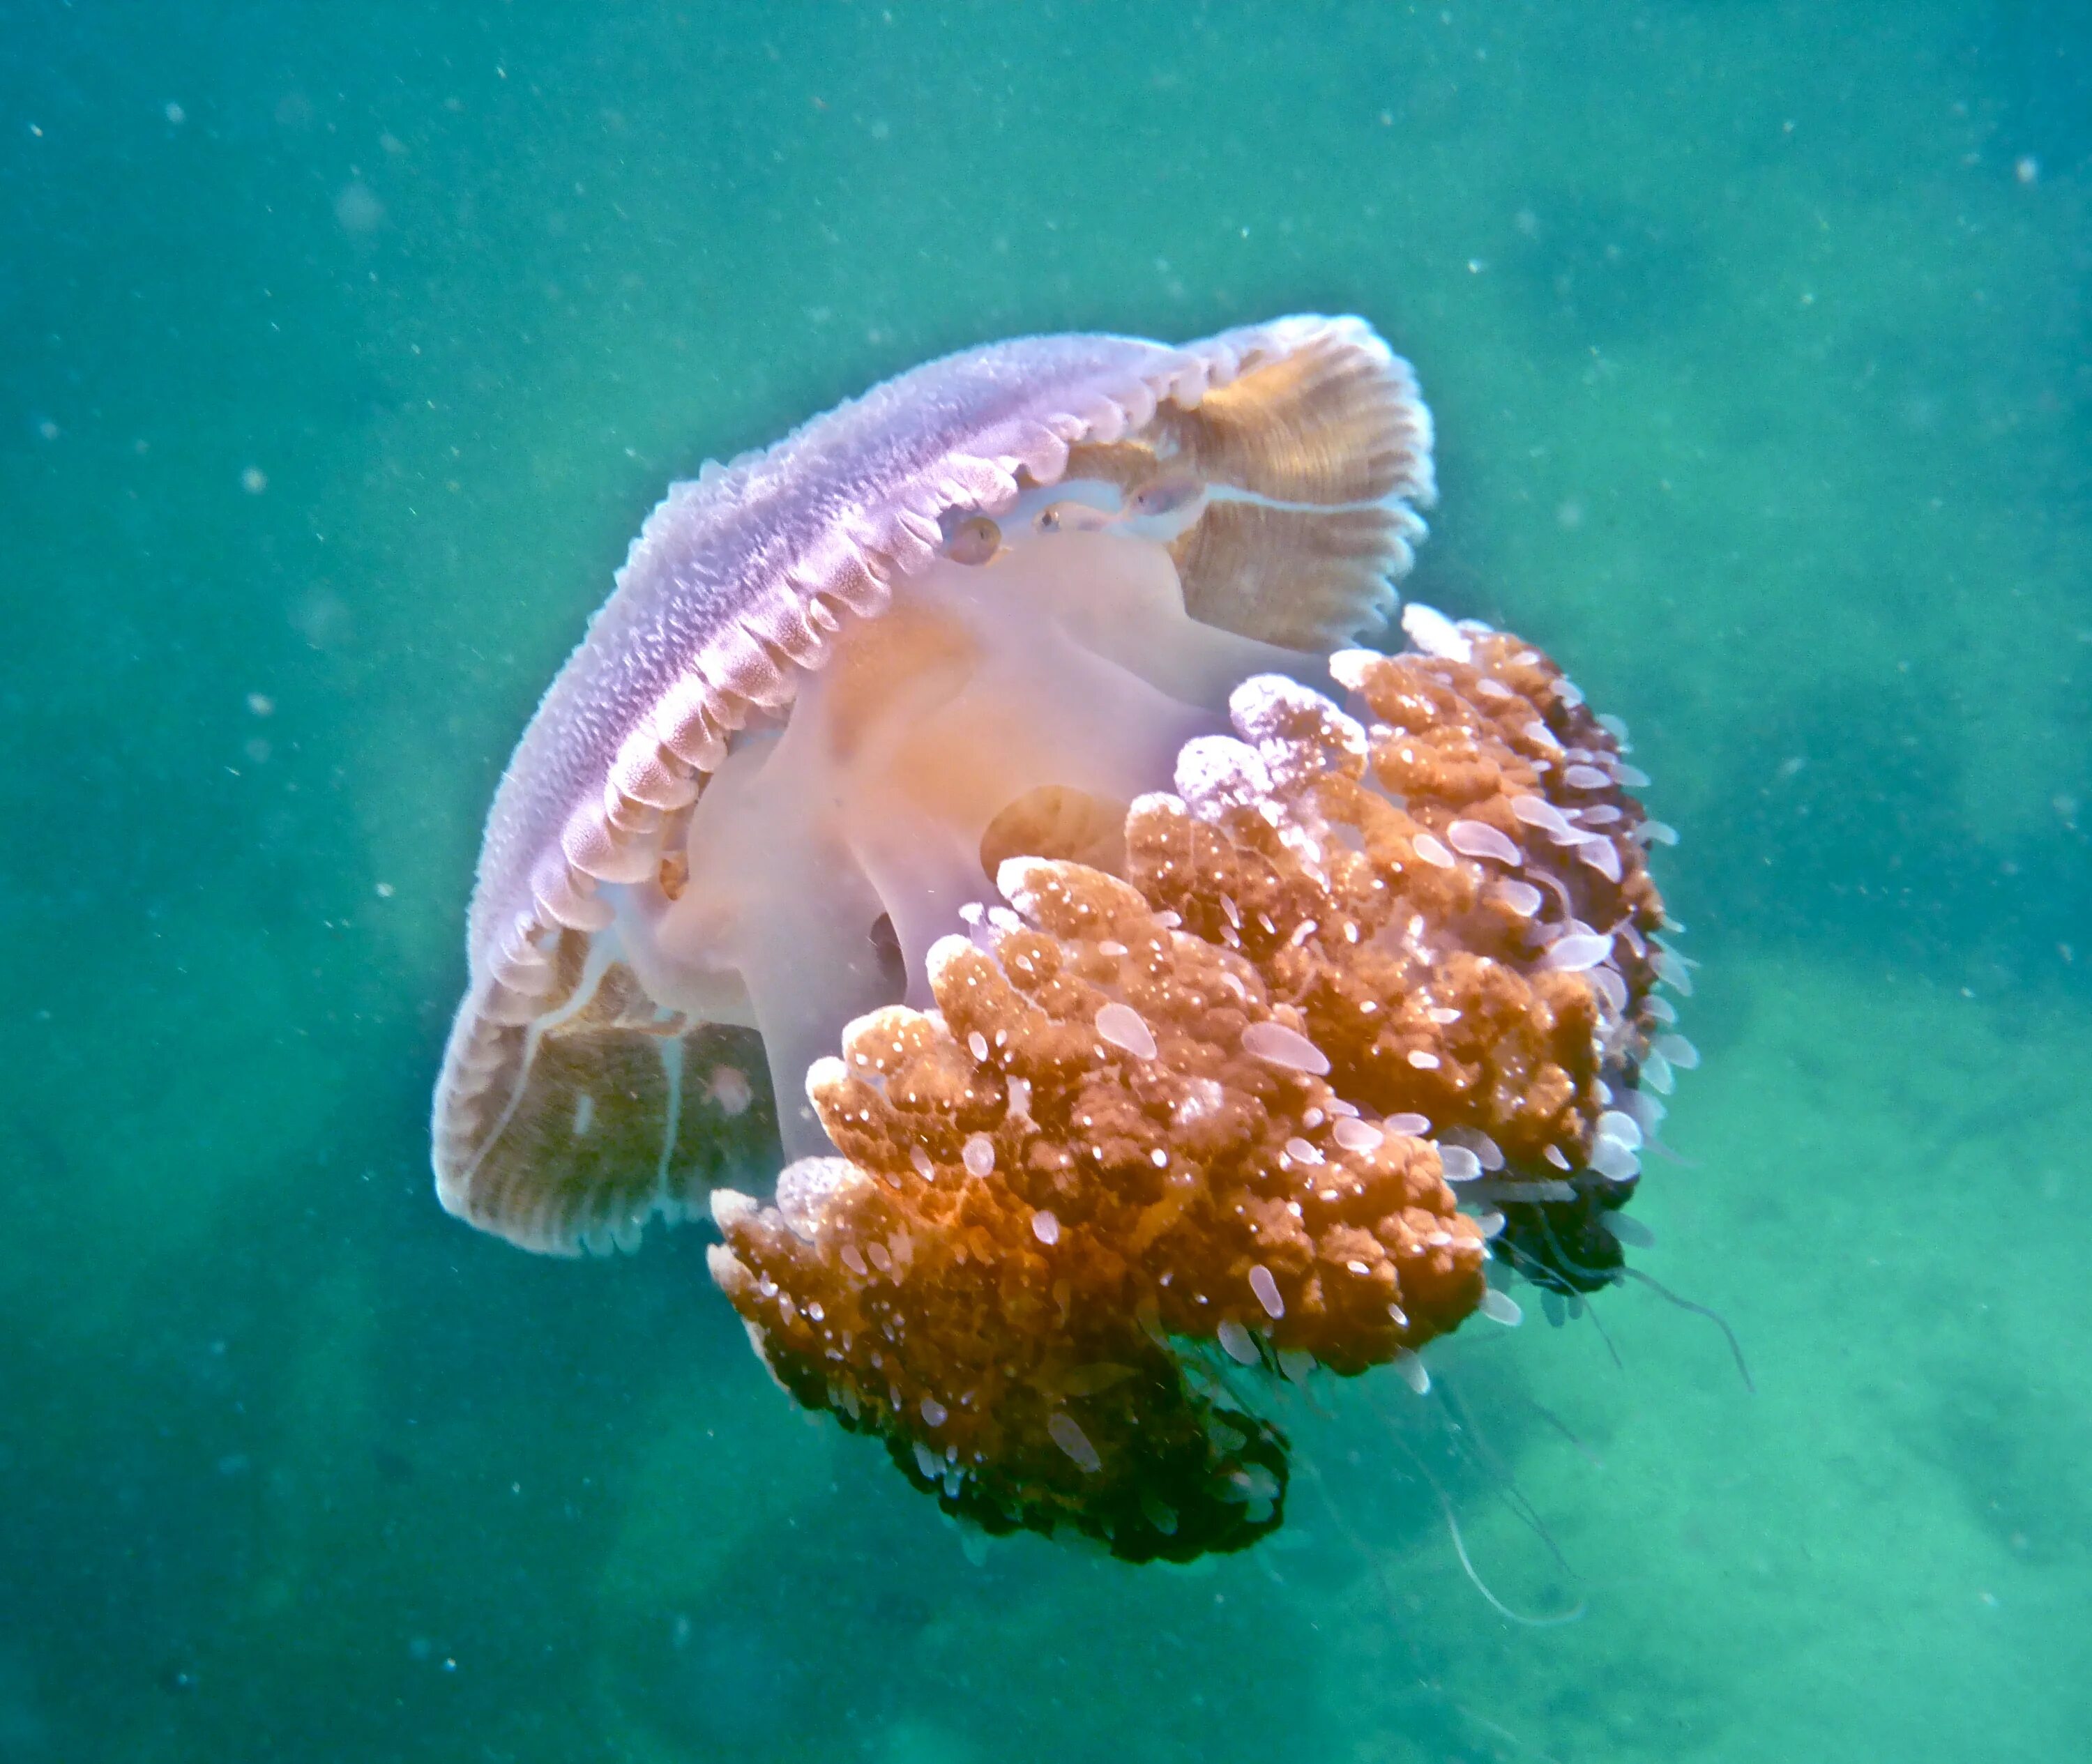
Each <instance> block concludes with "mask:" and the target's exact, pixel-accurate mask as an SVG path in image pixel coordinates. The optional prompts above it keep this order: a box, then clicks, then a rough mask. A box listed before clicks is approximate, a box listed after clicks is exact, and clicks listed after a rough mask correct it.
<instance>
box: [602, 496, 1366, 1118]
mask: <svg viewBox="0 0 2092 1764" xmlns="http://www.w3.org/2000/svg"><path fill="white" fill-rule="evenodd" d="M1157 504H1162V505H1164V506H1163V507H1162V509H1161V512H1160V513H1156V512H1152V511H1153V510H1154V508H1156V505H1157ZM1169 504H1175V505H1176V506H1174V507H1171V506H1169ZM1196 508H1197V498H1196V497H1195V496H1193V497H1191V498H1186V496H1185V495H1184V494H1183V492H1182V491H1181V490H1179V489H1178V488H1177V487H1176V486H1168V493H1167V494H1165V495H1160V496H1154V495H1151V496H1149V497H1148V498H1147V499H1145V500H1143V499H1141V498H1140V497H1139V493H1138V492H1136V493H1135V495H1130V496H1128V497H1126V498H1125V499H1123V501H1122V497H1121V492H1120V491H1119V490H1118V489H1117V487H1116V486H1112V485H1109V484H1104V483H1100V482H1081V481H1078V482H1072V483H1065V482H1064V483H1062V484H1059V485H1056V486H1053V487H1052V490H1051V491H1037V492H1033V493H1031V495H1029V496H1027V497H1026V498H1024V499H1021V500H1020V501H1019V503H1018V505H1017V506H1016V507H1015V508H1013V509H1011V510H1009V511H1008V512H1006V514H1005V517H1004V518H1003V519H1002V520H1001V521H1000V522H998V523H997V524H996V530H995V538H994V540H993V541H992V543H993V544H994V547H995V548H994V549H993V550H992V555H986V556H983V553H984V552H987V551H988V549H989V547H988V544H986V543H983V532H982V527H983V524H984V523H983V519H982V517H962V519H961V520H959V521H955V522H953V523H951V525H952V526H953V534H954V536H953V541H952V542H951V543H948V544H947V547H946V548H945V552H944V555H943V556H940V557H939V558H937V559H936V560H935V561H933V562H932V563H931V564H930V565H929V567H928V568H927V569H925V570H923V572H922V573H919V574H918V575H916V576H914V577H910V578H909V579H907V580H906V581H905V582H903V583H902V584H901V586H900V588H899V589H898V590H897V592H896V593H895V594H894V597H893V604H892V605H891V607H889V608H888V610H887V611H886V612H884V614H882V615H881V616H880V617H878V618H876V619H873V620H860V621H852V622H851V623H850V624H849V625H847V626H846V627H845V629H844V630H843V631H842V632H841V633H840V634H839V636H838V637H837V638H836V643H835V649H834V653H833V654H832V656H831V657H830V658H829V659H828V663H827V665H826V666H825V667H824V668H822V669H821V670H820V671H819V672H815V673H811V674H809V675H808V676H807V677H806V679H805V681H803V683H802V685H801V687H800V689H799V691H798V694H797V697H796V698H795V699H794V701H793V704H792V706H791V707H790V710H789V715H788V716H785V717H784V718H783V719H782V720H780V721H778V722H773V723H772V724H769V725H768V726H763V727H751V728H750V729H745V730H743V731H741V733H739V734H738V736H737V738H736V740H735V741H734V743H733V747H732V749H731V750H730V751H729V753H728V757H727V759H726V761H725V763H724V765H722V766H721V767H720V770H719V771H718V772H717V773H716V774H715V775H714V776H713V777H712V778H711V780H710V782H709V784H708V785H707V788H706V790H705V792H704V794H703V796H702V798H700V799H699V801H698V803H697V804H696V805H695V806H694V809H693V810H692V811H691V812H690V815H689V825H688V828H687V830H686V831H685V833H684V835H683V837H682V838H681V841H680V842H679V844H678V846H677V848H676V850H674V851H673V852H672V854H671V859H670V862H669V864H668V867H667V871H666V873H665V874H663V875H662V876H656V877H655V878H653V879H651V880H648V881H646V882H642V883H636V884H616V885H612V886H609V887H606V888H604V890H603V893H604V897H605V898H606V899H607V901H609V902H610V903H611V905H612V907H613V909H614V910H615V912H616V923H615V924H614V926H613V927H612V931H611V934H610V936H611V939H612V940H614V942H615V945H616V948H617V949H618V950H619V951H620V954H621V957H622V959H623V960H624V962H625V963H626V964H628V965H629V967H630V969H631V970H632V971H633V975H634V976H635V977H636V979H637V980H638V984H639V985H640V987H641V988H642V989H643V990H644V992H646V995H647V996H648V997H650V998H651V999H652V1000H653V1001H654V1002H655V1005H657V1006H659V1008H660V1009H662V1010H664V1011H668V1012H672V1013H675V1014H678V1015H680V1016H682V1017H685V1018H694V1019H699V1020H707V1021H711V1022H714V1023H741V1024H745V1025H747V1026H749V1027H754V1028H755V1029H757V1030H759V1031H760V1032H761V1034H762V1036H763V1047H764V1052H765V1055H766V1057H767V1062H768V1065H769V1068H770V1072H771V1076H772V1087H773V1089H774V1092H775V1093H776V1096H777V1098H778V1099H779V1110H778V1113H779V1131H780V1135H781V1137H782V1139H783V1141H784V1148H785V1155H786V1157H788V1158H791V1157H802V1156H807V1155H810V1154H813V1153H815V1152H823V1151H827V1150H828V1149H830V1148H829V1146H828V1140H827V1138H826V1136H825V1135H824V1134H823V1132H822V1130H821V1127H820V1126H819V1122H818V1121H817V1120H816V1119H815V1116H814V1113H813V1111H812V1109H810V1107H809V1106H807V1105H806V1103H805V1101H804V1099H803V1095H802V1090H803V1074H805V1073H806V1070H807V1068H808V1067H809V1066H811V1065H812V1064H813V1062H814V1061H815V1060H816V1059H817V1058H819V1057H821V1056H822V1055H823V1054H826V1053H831V1052H832V1050H833V1049H834V1048H835V1046H836V1041H837V1038H838V1036H839V1035H840V1033H841V1030H842V1028H843V1026H844V1025H845V1023H849V1021H850V1020H851V1019H853V1018H856V1017H858V1016H861V1015H862V1014H864V1013H865V1012H867V1011H869V1010H874V1009H875V1008H877V1007H878V1006H880V1005H888V1004H893V1003H897V1002H901V1001H903V1000H904V999H905V1000H906V1001H908V1002H910V1003H913V1004H915V1005H927V1003H928V988H927V979H926V978H925V970H924V961H925V958H926V957H927V953H928V950H929V948H930V945H931V944H932V943H933V942H934V941H935V940H936V939H937V937H939V936H941V935H943V934H944V932H948V931H949V929H950V928H951V927H953V925H955V924H957V923H958V922H959V918H960V910H961V909H962V907H965V906H967V905H969V904H970V903H973V902H977V901H983V900H993V899H994V898H995V895H994V892H993V886H992V879H993V876H994V874H995V871H996V865H997V864H998V863H1000V862H1001V859H1002V858H1006V857H1009V856H1012V855H1015V854H1019V853H1022V854H1028V855H1041V856H1047V857H1067V858H1079V859H1080V860H1082V861H1083V862H1085V863H1091V864H1092V865H1093V866H1095V867H1104V868H1110V867H1113V849H1112V848H1113V841H1115V840H1116V839H1117V837H1118V829H1119V828H1120V826H1121V824H1122V822H1123V820H1124V817H1125V815H1126V808H1127V806H1128V805H1129V804H1130V802H1131V801H1132V799H1133V798H1135V796H1137V795H1138V794H1139V793H1140V792H1141V791H1143V789H1148V788H1151V787H1152V785H1153V783H1154V781H1155V780H1156V779H1157V778H1158V777H1167V776H1169V767H1170V763H1171V761H1172V759H1173V758H1174V754H1176V753H1177V751H1178V749H1179V748H1181V747H1182V746H1183V744H1184V743H1185V742H1186V741H1190V740H1191V739H1192V738H1194V737H1197V736H1200V735H1208V734H1212V733H1217V732H1219V731H1221V730H1222V729H1225V727H1226V704H1227V696H1228V693H1229V691H1230V689H1231V688H1232V687H1233V686H1234V684H1235V683H1236V682H1237V681H1240V680H1241V679H1242V678H1243V677H1245V676H1246V675H1248V674H1251V673H1254V672H1273V671H1277V672H1286V673H1289V674H1292V675H1295V676H1296V677H1299V678H1301V679H1303V680H1304V681H1312V680H1316V679H1325V678H1326V672H1325V666H1324V664H1323V661H1322V659H1321V658H1320V657H1319V656H1316V655H1307V654H1304V653H1302V652H1299V651H1291V650H1286V649H1282V648H1279V647H1277V646H1273V645H1271V644H1268V643H1264V642H1258V641H1256V640H1255V639H1252V638H1246V637H1242V636H1239V635H1237V634H1235V633H1232V632H1227V631H1222V630H1220V629H1215V628H1214V627H1212V626H1209V625H1203V624H1201V623H1199V621H1198V620H1195V619H1193V618H1192V617H1191V615H1190V614H1189V613H1188V612H1186V610H1185V607H1184V601H1183V594H1182V589H1181V587H1180V586H1179V582H1178V574H1177V570H1176V567H1175V565H1174V563H1173V561H1172V560H1171V556H1170V553H1169V550H1168V548H1167V542H1168V540H1169V538H1171V537H1174V533H1175V531H1176V530H1177V529H1178V527H1180V526H1181V525H1182V524H1183V520H1184V517H1186V516H1187V515H1189V514H1191V513H1195V512H1196ZM1173 517H1174V518H1173ZM964 558H978V559H979V561H962V559H964Z"/></svg>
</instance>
